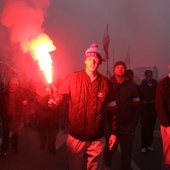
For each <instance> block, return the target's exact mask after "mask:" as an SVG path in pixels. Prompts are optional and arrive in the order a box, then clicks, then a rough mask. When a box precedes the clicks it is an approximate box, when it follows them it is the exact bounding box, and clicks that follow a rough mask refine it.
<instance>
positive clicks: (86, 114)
mask: <svg viewBox="0 0 170 170" xmlns="http://www.w3.org/2000/svg"><path fill="white" fill-rule="evenodd" d="M84 61H85V65H86V67H85V70H82V71H78V72H74V73H72V74H70V75H69V76H68V77H67V78H66V79H65V80H64V81H63V84H62V85H61V86H60V88H59V90H58V94H57V96H56V97H55V100H52V99H50V101H49V106H50V107H52V108H53V107H56V106H57V105H59V103H60V101H61V100H62V98H64V97H65V96H69V111H68V127H69V135H68V138H67V141H66V144H67V151H68V163H69V169H70V170H75V169H76V170H82V169H83V167H84V162H85V160H87V162H86V168H87V169H88V170H90V169H95V170H100V169H102V166H103V153H104V149H105V145H106V139H105V119H106V116H107V115H108V114H111V124H110V128H111V135H110V138H109V146H108V147H109V148H110V149H112V147H113V146H114V144H115V142H116V129H117V114H116V111H115V109H116V103H115V100H114V95H113V94H114V93H113V91H112V90H113V89H112V87H111V84H110V82H109V80H108V79H107V78H106V77H104V76H103V75H101V74H100V73H99V72H98V71H97V69H98V67H99V65H100V64H101V63H102V55H101V51H100V50H99V48H98V45H97V44H92V45H91V46H90V48H89V49H87V50H86V52H85V58H84ZM106 107H107V109H108V110H109V112H108V114H106V112H105V109H106Z"/></svg>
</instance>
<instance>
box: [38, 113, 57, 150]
mask: <svg viewBox="0 0 170 170" xmlns="http://www.w3.org/2000/svg"><path fill="white" fill-rule="evenodd" d="M56 115H57V113H55V112H54V111H53V110H52V111H51V110H50V111H49V110H41V111H40V112H39V113H38V131H39V136H40V141H41V144H42V145H45V144H46V143H47V142H48V148H49V149H50V150H51V149H55V141H56V124H57V123H56V122H57V117H56Z"/></svg>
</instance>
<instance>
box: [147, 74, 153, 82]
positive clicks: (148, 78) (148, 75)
mask: <svg viewBox="0 0 170 170" xmlns="http://www.w3.org/2000/svg"><path fill="white" fill-rule="evenodd" d="M146 79H147V80H148V81H152V80H153V74H152V73H148V74H147V75H146Z"/></svg>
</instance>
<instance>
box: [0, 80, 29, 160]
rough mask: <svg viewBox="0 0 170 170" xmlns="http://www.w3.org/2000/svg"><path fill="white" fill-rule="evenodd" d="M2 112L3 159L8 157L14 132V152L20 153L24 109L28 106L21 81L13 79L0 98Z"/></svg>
mask: <svg viewBox="0 0 170 170" xmlns="http://www.w3.org/2000/svg"><path fill="white" fill-rule="evenodd" d="M0 104H1V110H2V149H1V158H4V157H6V156H7V153H8V147H9V133H10V131H11V132H12V137H11V138H12V152H14V153H18V137H19V129H20V125H21V119H22V109H23V106H24V105H27V100H26V95H25V93H24V91H23V90H22V89H21V88H20V86H19V80H18V79H17V78H16V77H13V78H11V79H10V80H9V83H8V87H7V88H6V89H5V90H4V91H3V92H2V94H1V96H0Z"/></svg>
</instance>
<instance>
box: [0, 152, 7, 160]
mask: <svg viewBox="0 0 170 170" xmlns="http://www.w3.org/2000/svg"><path fill="white" fill-rule="evenodd" d="M7 154H8V152H2V153H1V154H0V159H3V158H6V157H7Z"/></svg>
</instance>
